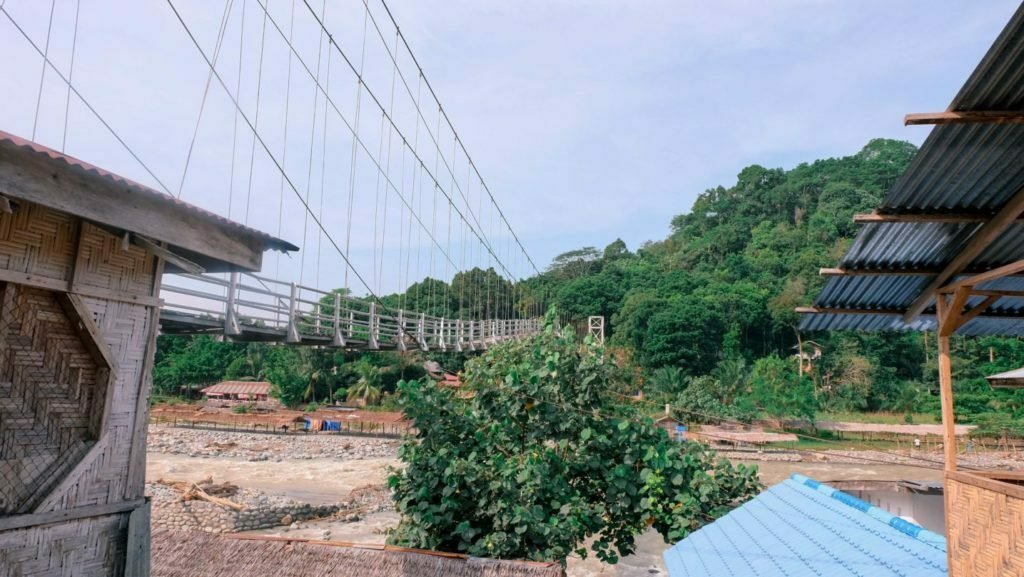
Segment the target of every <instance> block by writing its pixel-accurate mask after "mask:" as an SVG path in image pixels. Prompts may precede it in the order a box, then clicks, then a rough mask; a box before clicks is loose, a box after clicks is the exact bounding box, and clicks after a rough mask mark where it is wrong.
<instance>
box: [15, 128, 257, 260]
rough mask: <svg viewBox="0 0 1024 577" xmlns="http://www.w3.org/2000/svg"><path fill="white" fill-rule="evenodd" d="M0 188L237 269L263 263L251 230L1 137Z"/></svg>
mask: <svg viewBox="0 0 1024 577" xmlns="http://www.w3.org/2000/svg"><path fill="white" fill-rule="evenodd" d="M0 190H3V191H4V195H5V196H7V197H8V198H11V199H14V200H21V201H26V202H34V203H36V204H40V205H42V206H46V207H48V208H52V209H54V210H58V211H61V212H64V213H67V214H72V215H75V216H78V217H81V218H84V219H87V220H90V221H92V222H95V223H99V224H103V225H107V226H113V227H117V228H119V229H129V230H131V232H137V233H140V234H144V235H145V236H147V237H149V238H152V239H156V240H158V241H163V242H167V243H169V244H170V245H172V246H176V247H180V248H182V249H184V250H186V251H190V252H194V253H197V254H200V255H203V256H206V257H209V258H211V259H214V260H217V261H220V262H224V263H229V264H231V265H233V266H235V267H238V268H241V269H245V270H252V271H255V270H259V269H260V266H261V264H262V262H263V246H264V242H263V241H262V240H261V239H259V238H258V237H257V236H255V234H254V233H248V232H246V231H244V230H241V229H240V228H233V227H229V226H227V225H224V224H222V223H219V222H218V221H216V220H215V219H214V217H212V216H207V215H203V214H201V213H199V212H198V211H197V210H196V209H193V208H190V207H187V206H185V205H180V204H177V203H175V202H174V201H173V199H168V198H166V197H163V196H161V195H159V194H157V193H155V192H144V191H138V190H135V189H133V188H132V187H131V186H129V185H127V184H124V183H120V182H118V181H116V180H113V179H112V178H110V177H106V176H101V175H99V174H96V173H93V172H90V171H87V170H84V169H81V168H79V167H76V166H73V165H69V164H67V163H64V162H55V161H54V160H53V159H51V158H50V157H48V156H46V155H41V154H38V153H36V152H33V151H31V150H24V149H22V148H21V147H19V146H17V145H15V144H13V143H10V142H6V141H0Z"/></svg>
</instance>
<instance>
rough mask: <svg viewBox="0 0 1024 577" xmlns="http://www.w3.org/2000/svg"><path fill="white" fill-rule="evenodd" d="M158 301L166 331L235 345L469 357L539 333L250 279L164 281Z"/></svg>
mask: <svg viewBox="0 0 1024 577" xmlns="http://www.w3.org/2000/svg"><path fill="white" fill-rule="evenodd" d="M161 297H162V298H163V300H164V308H163V311H162V313H161V325H162V326H163V327H164V330H165V332H167V333H177V334H196V333H217V334H224V335H226V336H228V337H230V338H233V339H237V340H266V341H283V342H288V343H305V344H319V345H325V346H335V347H346V348H360V349H371V350H373V349H394V350H411V349H416V348H418V349H422V350H451V351H471V350H479V349H483V348H486V347H487V346H489V345H492V344H495V343H498V342H501V341H503V340H507V339H514V338H521V337H524V336H528V335H531V334H535V333H537V332H538V331H539V330H540V329H541V322H540V321H539V320H538V319H490V320H463V319H446V318H444V317H435V316H432V315H426V314H423V313H415V312H411V311H405V310H402V309H390V308H386V307H384V306H382V305H380V304H379V303H378V302H376V301H373V300H367V299H361V298H356V297H352V296H349V295H344V294H341V293H340V292H336V291H333V292H326V291H322V290H319V289H315V288H312V287H307V286H303V285H300V284H296V283H289V282H283V281H279V280H276V279H272V278H268V277H263V276H258V275H253V274H239V273H232V274H231V275H230V276H229V277H228V278H227V279H223V278H218V277H214V276H208V275H192V274H177V275H167V276H166V277H165V280H164V283H163V287H162V291H161Z"/></svg>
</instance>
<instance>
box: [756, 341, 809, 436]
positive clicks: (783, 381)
mask: <svg viewBox="0 0 1024 577" xmlns="http://www.w3.org/2000/svg"><path fill="white" fill-rule="evenodd" d="M750 380H751V385H752V391H751V400H753V401H754V403H756V404H757V406H758V407H759V408H760V409H761V410H763V411H764V412H765V413H767V414H769V415H771V416H773V417H775V418H780V419H781V418H783V417H799V418H805V419H808V420H810V421H812V422H813V421H814V417H815V414H816V413H817V411H818V400H817V398H816V395H815V393H814V383H812V382H811V380H810V379H808V378H807V377H806V376H804V375H801V374H798V373H797V371H796V363H792V362H789V361H786V360H784V359H780V358H779V357H777V356H775V355H772V356H769V357H764V358H762V359H758V360H757V362H756V363H754V371H753V374H752V375H751V379H750Z"/></svg>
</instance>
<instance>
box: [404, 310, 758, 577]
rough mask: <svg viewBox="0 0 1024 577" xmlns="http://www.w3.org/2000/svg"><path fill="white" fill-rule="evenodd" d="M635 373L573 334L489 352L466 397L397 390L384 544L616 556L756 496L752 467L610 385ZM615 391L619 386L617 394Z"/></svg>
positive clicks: (472, 368) (466, 381)
mask: <svg viewBox="0 0 1024 577" xmlns="http://www.w3.org/2000/svg"><path fill="white" fill-rule="evenodd" d="M631 375H632V372H631V371H629V370H624V368H623V367H619V366H617V365H616V364H615V363H614V362H613V361H612V360H611V358H610V357H609V356H607V355H606V354H605V353H604V351H603V349H602V348H601V347H598V346H596V345H595V344H594V343H593V342H592V341H588V343H587V344H586V345H585V346H584V347H582V348H581V347H580V346H579V344H578V342H577V340H576V338H575V336H574V335H573V334H571V331H567V332H563V333H559V332H557V331H555V329H554V328H553V327H552V326H551V325H549V326H548V327H547V329H546V330H545V332H544V334H543V335H541V336H538V337H536V338H532V339H529V340H525V341H523V342H513V343H506V344H503V345H501V346H498V347H494V348H492V349H490V350H488V351H487V353H486V354H484V355H483V356H481V357H478V358H475V359H473V360H471V361H470V362H469V363H468V364H467V365H466V370H465V373H464V375H463V386H464V388H465V390H468V391H471V392H472V397H471V398H469V399H466V398H464V395H457V394H455V393H454V392H453V391H452V390H451V389H448V388H444V387H440V386H438V385H437V384H436V383H434V382H433V381H430V380H419V381H408V382H404V383H402V384H401V385H400V388H401V390H402V392H403V393H404V394H403V395H402V397H401V398H402V406H403V408H404V410H405V411H406V414H407V415H408V416H409V417H410V418H411V419H412V421H413V423H414V425H415V430H416V435H415V437H414V438H407V439H406V440H405V441H404V442H403V444H402V447H401V449H400V452H399V457H400V458H401V460H402V461H403V462H404V463H405V465H406V466H405V467H404V468H403V469H401V470H398V471H396V472H395V473H394V474H393V475H392V476H391V478H390V484H391V486H392V488H393V489H394V491H395V503H396V508H397V510H398V512H399V513H400V514H401V516H402V518H401V521H400V523H399V525H398V527H397V528H396V529H395V530H394V531H393V532H392V533H391V535H390V541H391V542H392V543H395V544H398V545H403V546H408V547H419V548H427V549H439V550H445V551H461V552H465V553H468V554H470V555H477V556H486V557H496V558H520V559H534V560H558V561H562V562H564V561H565V558H566V556H568V555H569V554H570V553H577V554H579V555H583V556H585V555H586V554H587V549H586V548H585V547H584V546H583V543H584V541H586V540H587V539H588V538H593V541H592V542H591V545H590V549H591V550H592V551H593V552H594V553H595V554H596V555H597V557H598V558H600V559H602V560H604V561H607V562H613V563H614V562H615V561H616V560H617V559H618V558H619V557H620V556H622V555H626V554H629V553H631V552H632V551H633V550H634V548H635V544H634V538H635V537H636V536H637V535H638V534H639V533H641V532H643V531H644V530H645V529H646V528H647V527H648V526H653V527H654V528H655V529H657V530H658V531H659V532H661V534H662V535H663V536H665V538H666V539H667V540H673V541H675V540H678V539H681V538H683V537H685V536H686V535H687V534H688V533H689V532H691V531H693V530H695V529H697V528H699V527H700V526H702V525H704V524H705V523H707V522H709V521H712V520H714V519H716V518H718V517H719V516H721V515H723V514H725V513H726V512H728V511H729V510H730V509H731V508H732V507H733V506H735V505H736V504H737V503H739V502H741V501H743V500H744V499H747V498H749V497H751V496H753V495H754V494H756V492H757V491H758V490H759V484H758V482H757V479H756V475H755V471H754V470H753V469H752V468H748V467H745V466H743V465H738V466H733V465H731V464H730V463H729V462H728V461H726V460H725V459H719V458H717V457H716V456H715V454H714V453H713V452H711V451H710V450H708V449H706V448H704V447H703V445H700V444H697V443H680V442H677V441H674V440H672V439H670V438H669V437H668V435H667V433H666V432H665V431H664V430H663V429H660V428H658V427H656V426H655V425H654V423H653V422H652V421H651V420H650V419H648V418H644V417H643V416H642V414H641V413H640V412H638V410H637V409H636V407H634V406H633V405H632V404H630V403H625V404H624V403H623V402H622V399H621V397H618V396H617V395H616V391H624V390H628V389H629V387H630V386H631V385H632V382H631V379H630V376H631ZM619 394H621V393H619Z"/></svg>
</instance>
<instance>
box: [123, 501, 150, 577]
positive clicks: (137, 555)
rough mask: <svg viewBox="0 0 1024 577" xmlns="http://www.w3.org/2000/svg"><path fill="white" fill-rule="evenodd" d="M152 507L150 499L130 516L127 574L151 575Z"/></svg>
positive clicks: (143, 576) (142, 576)
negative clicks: (150, 530)
mask: <svg viewBox="0 0 1024 577" xmlns="http://www.w3.org/2000/svg"><path fill="white" fill-rule="evenodd" d="M150 516H151V509H150V502H149V499H146V501H145V502H144V503H143V504H142V506H141V507H139V508H137V509H135V510H134V511H132V514H131V516H129V517H128V552H127V556H126V559H125V571H124V574H125V575H139V576H140V577H148V576H149V569H150V567H149V558H150V548H151V541H150V537H149V523H150Z"/></svg>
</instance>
